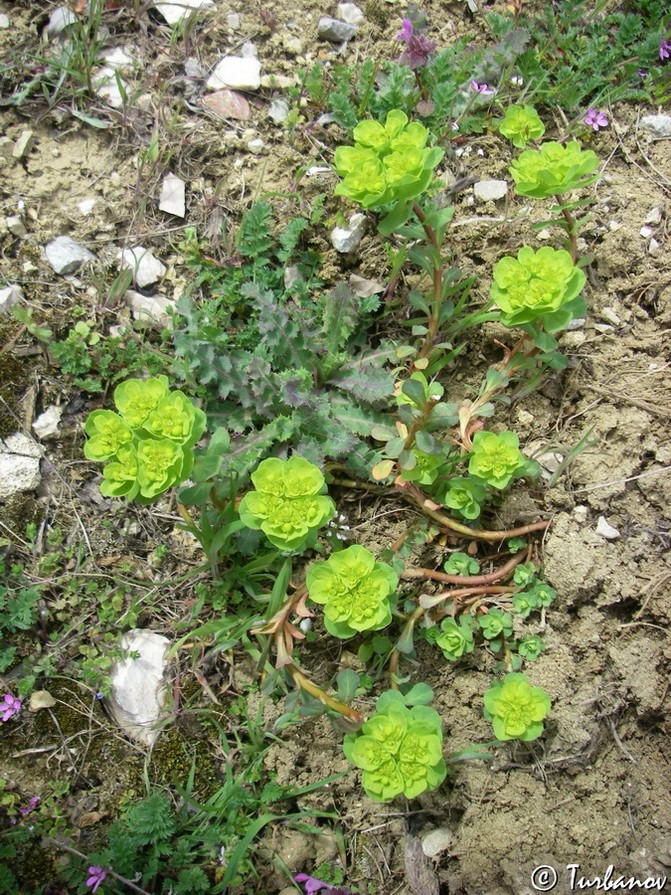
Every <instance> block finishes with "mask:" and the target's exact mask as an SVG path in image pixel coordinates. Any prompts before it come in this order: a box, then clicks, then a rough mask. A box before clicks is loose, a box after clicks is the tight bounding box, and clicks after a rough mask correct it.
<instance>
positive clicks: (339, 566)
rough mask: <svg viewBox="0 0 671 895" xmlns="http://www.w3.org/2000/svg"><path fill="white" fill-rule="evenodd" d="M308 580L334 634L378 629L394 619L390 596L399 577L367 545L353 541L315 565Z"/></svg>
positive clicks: (311, 595)
mask: <svg viewBox="0 0 671 895" xmlns="http://www.w3.org/2000/svg"><path fill="white" fill-rule="evenodd" d="M306 584H307V588H308V592H309V594H310V599H311V600H312V601H313V602H315V603H321V604H322V605H323V606H324V624H325V626H326V630H327V631H328V632H329V633H330V634H333V635H334V636H335V637H342V638H347V637H354V635H355V634H357V633H359V632H360V631H378V630H379V629H380V628H384V627H386V626H387V625H388V624H389V622H390V621H391V605H390V602H389V597H390V595H391V594H392V593H393V591H394V589H395V588H396V585H397V584H398V577H397V575H396V573H395V572H394V570H393V569H392V567H391V566H389V565H387V563H384V562H376V561H375V557H374V556H373V554H372V553H371V552H370V550H367V549H366V548H365V547H360V546H359V545H358V544H354V545H353V546H352V547H348V548H347V549H346V550H342V551H340V552H339V553H334V554H333V556H331V557H330V558H329V559H328V560H326V562H321V563H317V564H316V565H314V566H312V568H311V569H310V570H309V572H308V573H307V576H306Z"/></svg>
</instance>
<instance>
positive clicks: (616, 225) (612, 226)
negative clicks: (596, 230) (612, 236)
mask: <svg viewBox="0 0 671 895" xmlns="http://www.w3.org/2000/svg"><path fill="white" fill-rule="evenodd" d="M621 228H622V224H621V223H620V222H619V221H610V222H609V223H608V229H609V230H610V232H611V233H615V232H617V231H618V230H620V229H621Z"/></svg>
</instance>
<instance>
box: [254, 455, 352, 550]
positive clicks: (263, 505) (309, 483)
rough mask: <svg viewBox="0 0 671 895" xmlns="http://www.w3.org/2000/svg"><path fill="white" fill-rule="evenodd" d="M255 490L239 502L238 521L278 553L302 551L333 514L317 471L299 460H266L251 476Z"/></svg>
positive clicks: (330, 503) (294, 458) (301, 459)
mask: <svg viewBox="0 0 671 895" xmlns="http://www.w3.org/2000/svg"><path fill="white" fill-rule="evenodd" d="M252 482H253V484H254V487H255V489H256V490H255V491H249V492H248V493H247V494H246V495H245V496H244V497H243V499H242V501H241V502H240V506H239V513H240V519H241V520H242V522H244V524H245V525H246V526H247V527H248V528H253V529H255V530H258V529H260V530H261V531H263V532H264V534H265V535H266V537H267V538H268V540H269V541H270V543H271V544H273V545H274V546H275V547H279V548H280V550H290V551H293V550H303V549H304V548H305V547H306V546H308V545H309V544H314V543H315V542H316V539H317V530H318V529H319V528H321V526H322V525H325V524H326V523H327V522H329V521H330V520H331V519H332V518H333V516H334V515H335V506H334V503H333V501H332V500H331V498H330V497H327V496H326V495H325V494H324V492H325V491H326V485H325V483H324V476H323V475H322V474H321V472H320V470H319V468H318V467H317V466H314V465H313V464H312V463H309V462H308V461H307V460H304V459H303V458H302V457H291V459H290V460H280V459H279V458H277V457H269V458H268V459H267V460H264V461H263V462H262V463H260V464H259V466H258V467H257V469H256V471H255V472H253V473H252Z"/></svg>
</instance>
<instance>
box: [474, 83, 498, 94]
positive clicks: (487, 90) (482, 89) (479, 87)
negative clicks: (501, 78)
mask: <svg viewBox="0 0 671 895" xmlns="http://www.w3.org/2000/svg"><path fill="white" fill-rule="evenodd" d="M471 90H473V91H474V92H475V93H479V94H480V96H491V95H492V94H493V93H494V91H493V90H492V88H491V87H489V86H488V85H487V84H478V82H477V81H471Z"/></svg>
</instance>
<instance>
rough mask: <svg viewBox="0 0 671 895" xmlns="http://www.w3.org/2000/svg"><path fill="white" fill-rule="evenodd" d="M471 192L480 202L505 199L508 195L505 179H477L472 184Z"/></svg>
mask: <svg viewBox="0 0 671 895" xmlns="http://www.w3.org/2000/svg"><path fill="white" fill-rule="evenodd" d="M473 193H474V194H475V198H476V199H480V200H481V201H482V202H494V201H496V200H497V199H505V197H506V196H507V195H508V184H507V183H506V181H505V180H479V181H478V182H477V183H475V184H473Z"/></svg>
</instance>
